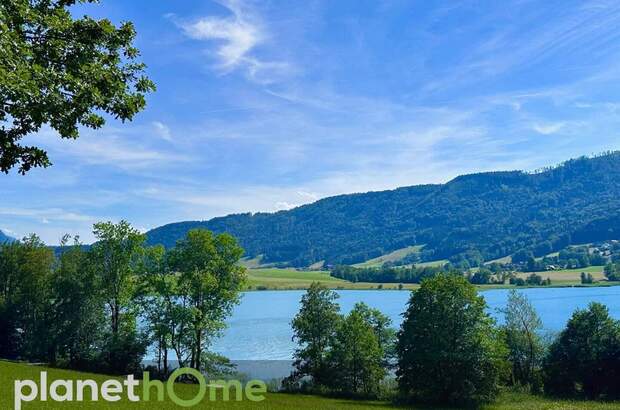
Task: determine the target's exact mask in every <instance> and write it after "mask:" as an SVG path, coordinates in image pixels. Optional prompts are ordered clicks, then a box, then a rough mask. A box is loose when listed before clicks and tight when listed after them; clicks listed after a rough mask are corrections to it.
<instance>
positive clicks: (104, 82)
mask: <svg viewBox="0 0 620 410" xmlns="http://www.w3.org/2000/svg"><path fill="white" fill-rule="evenodd" d="M93 2H95V0H12V1H3V2H0V124H1V127H0V171H3V172H8V171H9V170H10V169H11V168H13V167H14V166H19V172H21V173H22V174H23V173H26V172H27V171H29V170H30V169H31V168H32V167H41V166H43V167H47V166H49V165H50V164H51V163H50V160H49V158H48V156H47V153H46V152H45V151H44V150H43V149H41V148H39V147H35V146H25V145H22V144H20V140H21V139H22V138H24V137H25V136H26V135H28V134H31V133H34V132H37V131H39V130H40V129H41V127H42V126H43V125H45V124H47V125H49V126H50V127H51V128H52V129H54V130H55V131H57V132H58V134H59V135H60V137H61V138H71V139H75V138H78V136H79V127H80V126H84V127H88V128H93V129H96V128H100V127H102V126H103V125H104V123H105V120H104V117H103V116H102V113H107V114H109V115H111V116H113V117H115V118H117V119H120V120H122V121H125V120H131V119H132V118H133V117H134V115H135V114H136V113H138V112H139V111H141V110H142V109H143V108H144V106H145V94H146V93H148V92H151V91H154V90H155V86H154V84H153V82H152V81H151V80H149V79H148V78H146V77H145V76H144V75H143V71H144V69H145V65H144V64H142V63H140V62H138V61H137V59H138V57H139V52H138V50H137V49H136V48H135V47H134V46H133V41H134V39H135V37H136V31H135V29H134V27H133V25H132V24H131V23H123V24H121V25H120V26H119V27H116V26H115V25H114V24H112V23H111V22H110V21H109V20H105V19H104V20H95V19H92V18H90V17H87V16H85V17H82V18H79V19H74V18H73V17H72V15H71V12H70V10H69V7H70V6H72V5H74V4H76V3H93Z"/></svg>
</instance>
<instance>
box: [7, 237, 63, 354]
mask: <svg viewBox="0 0 620 410" xmlns="http://www.w3.org/2000/svg"><path fill="white" fill-rule="evenodd" d="M53 267H54V254H53V252H52V251H51V249H49V248H48V247H47V246H45V244H44V243H43V242H42V241H41V240H40V239H39V237H37V236H36V235H34V234H33V235H30V236H28V237H25V238H24V239H22V240H21V241H18V242H13V243H5V244H3V245H2V246H1V251H0V289H1V290H0V316H1V317H0V324H2V326H3V327H2V332H0V333H1V334H2V336H0V349H1V350H2V351H0V354H2V355H3V356H4V357H7V358H21V359H25V360H38V361H42V360H48V358H49V354H50V351H49V348H50V343H49V341H50V328H49V327H48V326H47V323H48V322H49V320H50V319H51V318H50V317H49V313H50V310H49V303H48V301H49V288H50V286H49V285H50V278H51V275H52V270H53Z"/></svg>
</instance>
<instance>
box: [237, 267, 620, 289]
mask: <svg viewBox="0 0 620 410" xmlns="http://www.w3.org/2000/svg"><path fill="white" fill-rule="evenodd" d="M443 262H444V261H435V262H427V264H426V266H433V265H435V266H436V265H439V264H442V263H443ZM431 264H433V265H431ZM417 266H424V264H418V265H417ZM581 272H586V273H590V274H592V276H593V277H594V280H595V281H596V282H595V283H594V284H592V285H587V286H606V285H612V284H617V283H614V282H607V281H606V280H605V275H604V274H603V267H602V266H590V267H588V268H583V269H566V270H558V271H545V272H535V273H536V274H538V275H540V276H542V277H543V278H544V279H546V278H551V286H552V287H554V286H556V287H562V286H582V285H581ZM247 274H248V290H299V289H307V288H308V287H309V286H310V285H311V284H312V282H320V283H322V284H323V285H325V286H326V287H328V288H330V289H352V290H371V289H375V290H376V289H383V290H397V289H398V288H399V284H398V283H370V282H358V283H353V282H349V281H346V280H342V279H338V278H334V277H331V276H330V274H329V272H328V271H317V270H297V269H293V268H259V269H248V270H247ZM531 274H532V272H527V273H526V272H520V273H517V276H518V277H521V278H523V279H525V278H526V277H528V276H529V275H531ZM418 287H419V285H417V284H403V289H409V290H410V289H417V288H418ZM513 287H514V286H513V285H508V284H505V285H479V286H477V288H478V289H479V290H489V289H505V288H513Z"/></svg>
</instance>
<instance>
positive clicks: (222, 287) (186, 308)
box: [168, 229, 245, 370]
mask: <svg viewBox="0 0 620 410" xmlns="http://www.w3.org/2000/svg"><path fill="white" fill-rule="evenodd" d="M242 255H243V249H242V248H241V247H240V246H239V245H238V244H237V241H236V240H235V239H234V238H233V237H232V236H230V235H228V234H221V235H217V236H214V235H213V233H212V232H210V231H207V230H203V229H196V230H191V231H189V232H188V233H187V237H186V238H185V239H182V240H180V241H179V242H177V244H176V246H175V247H174V248H173V249H171V250H170V254H169V256H168V262H169V263H170V267H171V268H172V270H174V271H176V272H178V275H179V277H178V297H179V299H178V303H179V304H180V305H181V307H182V311H181V312H178V313H179V314H178V315H176V316H177V318H178V319H181V318H182V317H179V316H182V315H183V313H182V312H185V313H186V314H185V316H183V317H185V318H189V320H190V323H189V324H188V326H181V327H182V328H183V329H185V330H186V331H185V332H183V333H184V334H183V335H178V336H177V338H176V339H175V342H176V345H177V347H176V350H177V354H179V353H182V351H181V350H182V347H183V346H185V347H187V345H188V344H189V349H187V350H189V352H188V354H189V360H187V359H186V358H184V357H182V355H181V356H180V357H179V360H181V361H188V362H189V365H190V366H191V367H193V368H195V369H199V370H200V369H204V368H205V367H206V366H207V365H208V364H209V363H206V359H208V358H209V355H208V353H207V349H208V347H209V345H210V343H211V341H212V339H213V337H214V336H216V335H217V334H219V332H221V330H222V329H223V328H224V327H225V322H224V320H225V318H226V317H227V316H229V315H230V313H231V312H232V309H233V307H234V306H235V305H236V304H237V303H238V302H239V298H240V291H241V289H242V288H243V285H244V283H245V268H243V267H241V266H239V264H238V262H239V259H240V258H241V256H242ZM188 329H189V332H188V331H187V330H188ZM203 358H204V359H205V361H203Z"/></svg>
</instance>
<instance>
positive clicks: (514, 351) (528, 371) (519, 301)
mask: <svg viewBox="0 0 620 410" xmlns="http://www.w3.org/2000/svg"><path fill="white" fill-rule="evenodd" d="M503 312H504V317H505V325H504V329H505V334H506V344H507V346H508V351H509V356H508V358H509V360H510V362H511V363H512V376H513V382H515V383H519V384H522V385H529V386H532V387H536V388H537V387H538V386H533V383H535V382H536V381H537V380H536V378H535V373H536V371H537V370H539V369H540V366H541V364H542V359H543V355H544V344H543V342H542V339H541V335H540V332H541V330H542V321H541V320H540V318H539V317H538V314H537V313H536V310H535V309H534V306H532V304H531V303H530V301H529V300H528V298H527V296H525V295H524V294H523V293H520V292H517V291H516V290H514V289H513V290H511V291H510V293H509V294H508V303H507V305H506V308H505V309H504V310H503Z"/></svg>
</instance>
